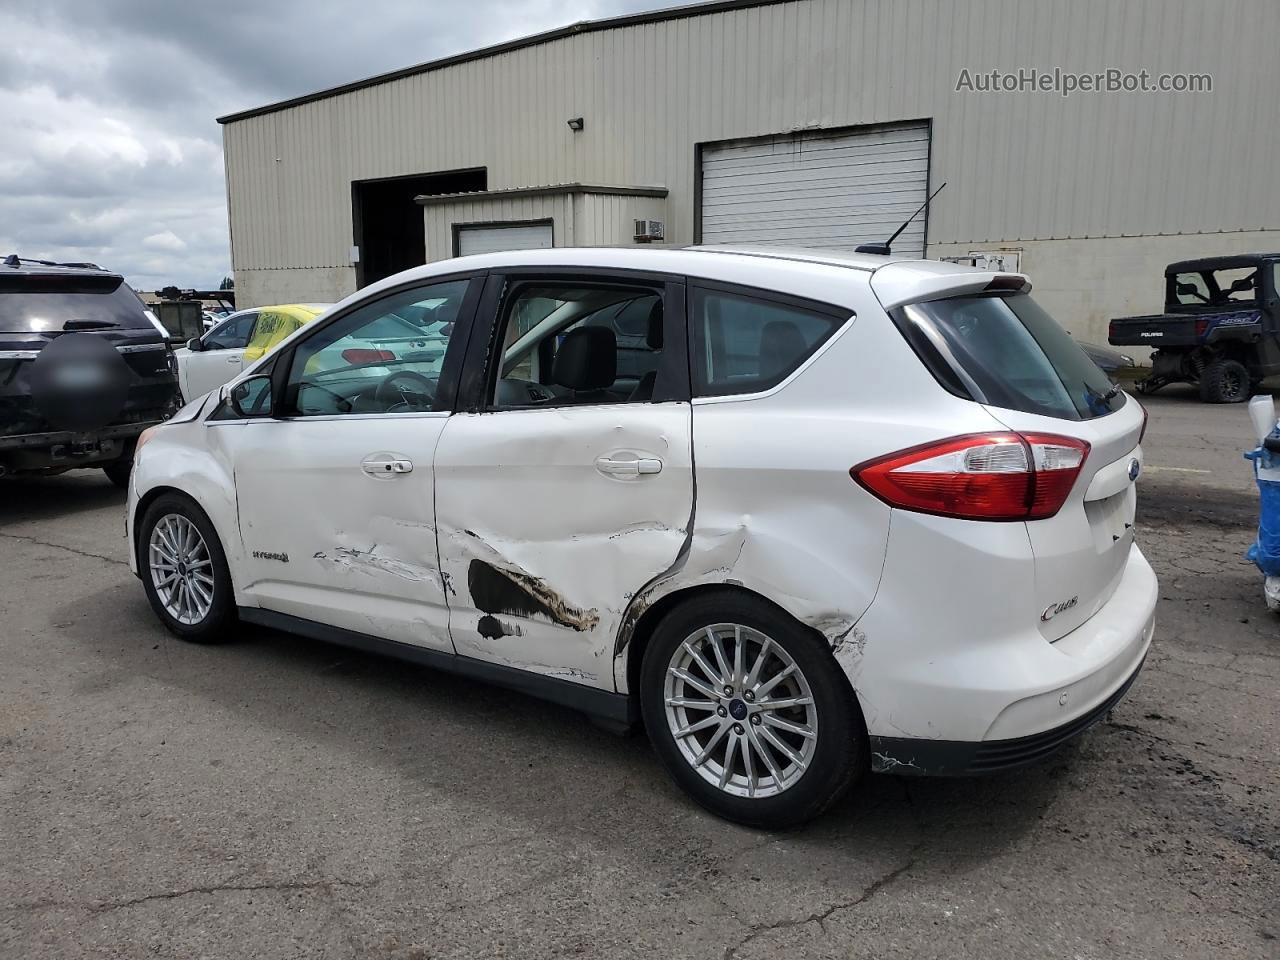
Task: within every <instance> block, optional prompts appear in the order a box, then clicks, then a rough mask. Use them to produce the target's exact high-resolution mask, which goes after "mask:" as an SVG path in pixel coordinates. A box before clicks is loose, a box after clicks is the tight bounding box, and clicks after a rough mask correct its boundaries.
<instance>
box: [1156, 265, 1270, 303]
mask: <svg viewBox="0 0 1280 960" xmlns="http://www.w3.org/2000/svg"><path fill="white" fill-rule="evenodd" d="M1169 282H1170V289H1169V299H1170V301H1171V302H1173V303H1180V304H1182V305H1183V306H1187V307H1192V306H1205V305H1208V306H1211V307H1218V306H1230V305H1232V304H1237V303H1240V304H1249V303H1254V302H1255V301H1256V300H1257V299H1258V268H1257V267H1231V268H1229V269H1225V270H1194V271H1191V272H1190V273H1176V274H1174V275H1173V276H1172V277H1171V278H1170V281H1169Z"/></svg>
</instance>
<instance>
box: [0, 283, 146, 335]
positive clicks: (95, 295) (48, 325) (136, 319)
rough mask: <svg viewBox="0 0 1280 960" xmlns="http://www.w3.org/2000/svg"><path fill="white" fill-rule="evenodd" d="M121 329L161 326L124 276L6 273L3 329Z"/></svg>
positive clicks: (0, 312)
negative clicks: (14, 274)
mask: <svg viewBox="0 0 1280 960" xmlns="http://www.w3.org/2000/svg"><path fill="white" fill-rule="evenodd" d="M121 329H122V330H148V331H152V332H154V331H155V329H156V328H155V327H154V326H153V325H152V324H151V321H150V320H148V319H147V314H146V308H145V307H144V306H143V305H142V301H141V300H139V299H138V295H137V294H136V293H134V292H133V290H131V289H130V288H129V286H128V285H127V284H126V283H125V282H124V281H123V280H122V279H121V278H120V277H95V276H51V275H48V274H23V275H17V276H8V277H6V276H4V275H3V274H0V333H41V332H43V331H46V330H57V331H62V330H121Z"/></svg>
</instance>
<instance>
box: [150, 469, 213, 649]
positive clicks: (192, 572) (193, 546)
mask: <svg viewBox="0 0 1280 960" xmlns="http://www.w3.org/2000/svg"><path fill="white" fill-rule="evenodd" d="M138 569H139V571H140V573H141V574H142V585H143V589H144V590H145V591H146V594H147V600H148V602H150V604H151V609H152V610H154V611H155V614H156V616H157V617H159V618H160V622H161V623H163V624H164V625H165V628H166V629H168V631H169V632H170V633H172V634H173V635H174V636H176V637H179V638H181V639H183V640H189V641H192V642H193V643H218V642H221V641H224V640H227V639H229V631H228V628H229V627H230V626H231V625H232V624H233V623H234V622H235V620H236V606H235V597H234V596H233V591H232V588H231V574H230V572H229V571H228V569H227V558H226V554H224V553H223V551H222V544H221V543H220V542H219V540H218V534H217V531H215V530H214V529H213V524H212V523H210V522H209V518H208V517H207V516H205V513H204V511H203V510H201V509H200V508H199V507H198V506H196V504H195V503H194V502H193V501H192V500H190V499H188V498H187V497H184V496H181V495H179V494H171V493H167V494H164V495H162V496H160V497H158V498H156V500H155V502H154V503H152V504H151V505H150V506H149V507H147V510H146V512H145V513H144V514H143V517H142V523H141V524H140V525H139V527H138Z"/></svg>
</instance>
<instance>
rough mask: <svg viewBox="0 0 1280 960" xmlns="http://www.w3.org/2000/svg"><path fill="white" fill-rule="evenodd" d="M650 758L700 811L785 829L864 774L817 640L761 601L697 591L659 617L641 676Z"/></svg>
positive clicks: (856, 729) (861, 744) (850, 708)
mask: <svg viewBox="0 0 1280 960" xmlns="http://www.w3.org/2000/svg"><path fill="white" fill-rule="evenodd" d="M639 695H640V707H641V710H642V712H643V714H644V723H645V728H646V729H647V730H648V732H649V739H650V740H651V741H652V743H653V746H654V749H655V751H656V752H657V754H658V757H659V759H661V760H662V763H663V766H665V767H666V768H667V772H668V773H670V774H671V776H672V777H673V778H674V779H675V780H676V782H677V783H679V784H680V786H681V787H683V788H684V790H685V791H686V792H687V793H688V794H689V795H690V796H691V797H693V799H695V800H697V801H698V802H699V803H700V804H702V805H703V806H704V807H706V808H708V809H709V810H711V811H713V812H715V813H717V814H719V815H720V816H722V817H727V818H728V819H730V820H736V821H738V822H740V823H747V824H751V825H753V826H761V827H784V826H790V825H792V824H796V823H802V822H804V821H805V820H809V819H811V818H813V817H815V816H817V815H818V814H819V813H821V812H822V811H823V810H825V809H826V808H827V807H828V806H829V805H830V804H831V803H832V802H833V801H834V800H835V799H836V798H837V797H839V796H840V794H841V793H843V792H844V790H845V789H846V788H847V787H848V786H849V785H850V784H851V783H852V782H853V781H854V779H855V778H856V777H857V776H858V775H859V774H860V773H862V772H863V770H865V769H866V765H867V740H866V728H865V726H864V725H863V722H862V714H861V712H860V711H859V709H858V705H857V700H856V698H855V697H854V695H853V691H852V690H851V689H850V688H849V682H848V680H847V679H846V678H845V676H844V674H843V671H842V670H841V668H840V666H839V665H838V664H837V663H836V661H835V658H834V657H833V656H832V654H831V649H830V646H829V645H828V643H827V642H826V640H825V639H824V638H823V637H822V635H821V634H819V633H818V632H816V631H814V630H811V629H809V628H808V627H805V626H802V625H801V624H799V623H797V622H796V621H795V620H793V619H792V618H791V617H790V616H789V615H787V614H786V613H784V612H783V611H782V610H780V609H779V608H777V607H775V606H773V605H772V604H770V603H768V602H767V601H765V600H763V599H762V598H760V597H756V596H753V595H749V594H746V593H743V592H739V591H724V592H719V591H717V592H715V593H706V594H703V595H701V596H697V597H693V598H691V599H689V600H687V601H685V602H684V603H681V604H680V605H679V606H677V607H675V608H674V609H673V610H671V611H670V612H668V613H667V614H666V615H665V616H664V617H663V618H662V620H661V621H660V622H659V623H658V625H657V627H656V628H655V629H654V632H653V635H652V637H651V638H650V640H649V642H648V644H647V646H646V647H645V651H644V661H643V663H642V664H641V669H640V689H639Z"/></svg>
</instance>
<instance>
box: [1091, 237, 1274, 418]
mask: <svg viewBox="0 0 1280 960" xmlns="http://www.w3.org/2000/svg"><path fill="white" fill-rule="evenodd" d="M1278 270H1280V253H1242V254H1236V255H1234V256H1229V257H1206V258H1204V259H1202V260H1183V261H1181V262H1179V263H1171V264H1169V266H1167V267H1166V268H1165V271H1164V281H1165V307H1164V309H1165V312H1164V313H1162V314H1157V315H1155V316H1149V317H1123V318H1120V319H1118V320H1112V321H1111V327H1110V330H1109V331H1108V336H1107V339H1108V340H1110V341H1111V343H1112V344H1113V345H1115V346H1143V347H1153V348H1155V353H1154V355H1153V356H1152V358H1151V375H1150V376H1149V377H1147V378H1146V379H1145V380H1142V381H1140V382H1139V383H1138V385H1137V386H1138V390H1139V391H1140V392H1142V393H1153V392H1155V391H1156V390H1159V389H1160V388H1161V387H1163V386H1164V385H1165V384H1167V383H1194V384H1198V385H1199V387H1200V399H1201V400H1203V401H1205V402H1206V403H1242V402H1244V401H1245V400H1248V399H1249V395H1250V394H1251V393H1252V392H1253V389H1254V388H1255V387H1256V386H1257V385H1258V384H1259V383H1261V382H1262V380H1263V378H1265V377H1269V376H1272V375H1274V374H1277V373H1280V300H1277V294H1276V286H1277V280H1278V279H1280V278H1278V277H1277V271H1278Z"/></svg>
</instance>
